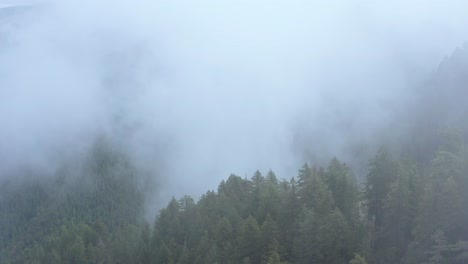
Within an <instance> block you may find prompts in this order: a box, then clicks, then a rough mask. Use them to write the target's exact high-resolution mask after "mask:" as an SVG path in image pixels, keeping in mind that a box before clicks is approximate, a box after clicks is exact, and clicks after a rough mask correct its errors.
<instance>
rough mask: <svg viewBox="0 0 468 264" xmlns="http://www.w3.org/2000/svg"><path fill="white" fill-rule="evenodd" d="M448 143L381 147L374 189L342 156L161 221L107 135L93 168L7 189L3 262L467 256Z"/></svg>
mask: <svg viewBox="0 0 468 264" xmlns="http://www.w3.org/2000/svg"><path fill="white" fill-rule="evenodd" d="M444 138H445V142H444V143H443V144H442V145H441V148H440V149H439V150H438V151H437V152H436V153H435V155H434V157H433V159H432V161H431V162H428V163H424V164H419V163H414V162H412V161H411V160H410V159H408V158H405V159H398V158H397V157H398V156H397V155H391V153H390V151H389V150H387V149H385V148H381V149H380V150H379V151H378V153H377V154H376V156H375V157H374V158H372V159H371V160H370V162H369V172H368V174H367V177H366V181H365V182H364V183H363V185H362V186H360V185H359V184H358V183H357V181H356V179H355V178H354V175H353V173H352V172H351V170H350V168H349V167H348V166H347V165H346V164H344V163H342V162H340V161H339V160H338V159H332V160H331V161H330V163H329V164H328V166H327V167H326V168H322V167H318V166H314V167H309V165H308V164H305V165H303V166H302V167H301V169H299V171H298V175H297V177H296V178H291V179H290V180H286V179H281V180H279V179H278V178H277V177H276V175H275V174H274V173H273V172H272V171H269V172H268V173H267V174H266V176H264V175H262V173H260V172H259V171H256V172H255V173H254V175H253V176H252V177H251V178H250V179H243V178H241V177H239V176H235V175H231V176H229V178H228V179H227V180H225V181H222V182H221V183H220V184H219V186H218V189H217V191H208V192H206V193H205V194H204V195H202V196H201V198H200V199H199V200H198V201H195V200H194V199H193V198H191V197H190V196H184V197H182V198H180V199H176V198H172V199H171V200H170V201H169V203H168V205H167V206H166V207H165V208H162V209H161V210H160V211H159V214H158V215H157V216H156V219H154V222H153V225H152V226H151V225H150V224H149V223H147V222H146V221H145V220H144V218H143V197H142V194H141V188H140V187H139V180H138V177H139V174H138V171H137V170H136V169H135V168H134V167H133V166H132V164H131V163H130V162H129V160H128V158H127V157H126V156H125V155H124V154H123V153H122V152H120V151H119V150H117V149H115V148H113V147H111V146H110V145H109V144H108V143H106V141H102V140H101V141H98V142H97V143H96V145H95V146H94V147H93V148H92V149H91V150H90V152H89V155H88V158H87V159H86V162H84V164H80V165H79V166H78V165H74V166H71V167H64V168H63V169H61V170H60V171H59V173H57V175H56V176H54V177H52V176H51V177H50V178H47V179H45V180H44V179H43V180H30V179H27V180H26V181H25V182H24V183H23V182H19V183H16V184H13V183H5V185H4V186H0V188H1V190H2V192H0V225H1V226H2V228H1V229H0V238H1V239H0V262H1V263H14V264H16V263H51V264H54V263H84V264H87V263H89V264H91V263H141V264H148V263H174V264H176V263H177V264H188V263H200V264H203V263H226V264H237V263H260V264H283V263H333V264H346V263H350V264H365V263H367V262H369V263H376V264H392V263H451V264H462V263H467V262H468V241H467V238H468V226H467V225H466V223H468V207H467V206H466V204H468V192H466V190H467V189H468V176H467V175H468V155H467V154H468V153H467V151H466V148H465V146H464V145H463V144H464V143H463V140H462V138H461V137H460V136H459V134H457V133H451V132H450V133H449V132H447V133H445V134H444ZM72 172H73V173H72ZM72 174H73V176H70V175H72ZM67 175H68V176H67ZM296 179H297V181H296ZM361 187H362V188H361Z"/></svg>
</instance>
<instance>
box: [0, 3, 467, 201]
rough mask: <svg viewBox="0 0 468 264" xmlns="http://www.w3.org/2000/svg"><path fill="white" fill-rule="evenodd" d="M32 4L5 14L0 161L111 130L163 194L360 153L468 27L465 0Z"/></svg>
mask: <svg viewBox="0 0 468 264" xmlns="http://www.w3.org/2000/svg"><path fill="white" fill-rule="evenodd" d="M35 2H37V3H40V4H34V5H33V6H34V7H33V8H32V9H30V10H27V11H24V12H18V14H17V15H15V16H13V17H12V16H8V19H7V18H6V17H7V14H9V12H10V11H5V9H0V166H1V167H2V168H12V167H15V166H23V165H24V164H28V165H30V166H36V167H38V168H41V169H50V168H52V169H53V168H54V167H55V166H56V164H57V162H59V160H60V159H61V158H63V157H67V156H74V155H75V154H76V153H77V152H78V153H79V152H82V151H83V150H85V149H86V147H87V146H88V144H89V142H91V141H92V139H93V138H94V136H95V135H96V134H107V135H109V136H111V137H113V138H115V139H116V140H118V141H119V142H122V144H124V145H125V146H127V147H128V149H129V150H130V153H131V155H132V156H133V157H134V158H135V160H136V161H137V163H138V164H139V166H143V167H145V168H149V170H152V169H154V168H155V167H157V168H158V169H157V173H155V174H158V177H161V179H164V182H163V183H164V185H163V191H162V194H161V195H162V196H163V197H168V196H171V195H179V196H180V195H181V194H183V193H189V194H195V195H198V194H200V193H201V192H204V191H205V190H206V189H207V188H215V187H216V186H217V184H218V183H219V181H220V180H221V179H222V178H226V177H227V176H228V175H229V174H230V173H235V174H238V175H241V176H245V175H247V176H248V177H250V176H251V175H252V174H253V172H254V170H255V169H257V168H258V169H260V170H262V171H265V172H266V170H268V169H273V170H275V171H276V172H277V174H278V175H279V176H280V177H289V176H292V175H293V174H295V172H296V169H297V168H298V166H300V164H302V163H303V162H304V161H307V160H309V159H321V157H322V158H323V157H326V158H328V157H330V156H333V155H336V156H338V157H343V159H345V160H346V159H348V158H351V157H352V156H353V155H355V153H353V152H352V151H351V152H350V150H349V145H350V142H352V143H356V142H358V143H359V142H367V141H368V139H369V138H371V137H373V136H375V135H377V134H379V133H380V132H381V130H382V129H385V128H386V125H387V124H388V123H389V122H390V121H391V120H392V115H393V113H394V111H395V109H397V108H398V107H399V106H401V105H402V104H405V103H406V102H407V101H408V100H409V98H411V96H412V95H411V93H410V92H409V89H408V87H411V86H414V85H415V84H417V83H418V82H419V81H420V80H421V79H422V78H424V77H425V76H426V74H427V73H429V72H430V71H432V70H434V69H435V68H436V67H437V64H438V63H439V62H440V61H441V60H442V59H443V58H444V56H446V55H449V54H450V53H451V52H452V51H453V50H454V49H455V48H456V46H459V45H461V44H462V43H463V42H464V41H465V40H466V39H467V34H468V27H467V22H468V16H466V10H467V8H468V4H465V3H464V2H465V1H431V0H424V1H423V0H414V1H399V0H397V1H371V0H362V1H357V0H355V1H350V0H331V1H312V0H307V1H306V0H303V1H301V0H288V1H284V0H283V1H279V0H270V1H266V0H238V1H229V0H222V1H213V0H209V1H208V0H199V1H157V0H152V1H149V0H148V1H145V0H132V1H130V0H113V1H111V0H104V1H103V0H80V1H78V0H76V1H75V0H69V1H58V0H57V1H40V2H39V1H35ZM11 3H15V1H13V0H10V1H0V7H1V6H6V5H9V4H11ZM21 3H25V1H21ZM155 171H156V170H155Z"/></svg>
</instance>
